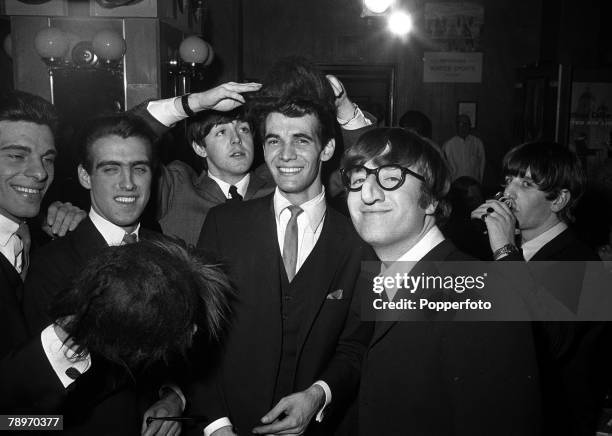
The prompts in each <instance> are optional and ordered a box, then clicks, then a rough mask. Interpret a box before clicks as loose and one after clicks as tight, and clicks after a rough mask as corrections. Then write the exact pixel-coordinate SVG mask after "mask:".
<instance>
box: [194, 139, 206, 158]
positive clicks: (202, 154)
mask: <svg viewBox="0 0 612 436" xmlns="http://www.w3.org/2000/svg"><path fill="white" fill-rule="evenodd" d="M191 148H193V151H195V154H197V155H198V156H200V157H203V158H204V159H206V158H207V157H208V153H206V147H204V146H203V145H200V144H198V143H197V142H195V141H191Z"/></svg>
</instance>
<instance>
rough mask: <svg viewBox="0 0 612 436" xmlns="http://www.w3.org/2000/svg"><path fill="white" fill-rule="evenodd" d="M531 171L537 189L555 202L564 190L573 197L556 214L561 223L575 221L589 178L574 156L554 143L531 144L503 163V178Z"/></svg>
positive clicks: (524, 146) (512, 152)
mask: <svg viewBox="0 0 612 436" xmlns="http://www.w3.org/2000/svg"><path fill="white" fill-rule="evenodd" d="M527 170H529V173H530V176H531V179H532V180H533V181H534V182H535V184H536V185H537V187H538V189H539V190H540V191H543V192H545V193H546V199H547V200H554V199H555V198H557V197H558V196H559V194H560V193H561V191H562V190H563V189H567V190H568V191H569V193H570V201H569V202H568V204H567V206H566V207H564V208H563V209H562V210H560V211H559V212H557V216H558V217H559V219H560V220H562V221H565V222H572V221H574V216H573V214H572V212H573V209H574V208H575V207H576V204H577V203H578V200H579V199H580V197H581V196H582V194H583V193H584V188H585V185H586V176H585V174H584V171H583V169H582V165H581V164H580V161H579V160H578V157H577V156H576V154H575V153H573V152H572V151H570V150H569V149H568V148H567V147H564V146H562V145H561V144H557V143H555V142H544V141H542V142H529V143H526V144H521V145H519V146H517V147H514V148H513V149H512V150H510V151H509V152H508V153H507V154H506V156H504V161H503V174H504V176H518V177H525V174H526V173H527Z"/></svg>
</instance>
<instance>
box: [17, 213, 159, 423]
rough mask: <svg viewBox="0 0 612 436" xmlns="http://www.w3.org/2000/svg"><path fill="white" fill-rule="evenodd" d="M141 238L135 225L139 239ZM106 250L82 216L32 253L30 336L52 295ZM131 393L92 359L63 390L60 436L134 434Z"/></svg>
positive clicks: (136, 416) (44, 321) (45, 320)
mask: <svg viewBox="0 0 612 436" xmlns="http://www.w3.org/2000/svg"><path fill="white" fill-rule="evenodd" d="M147 234H148V232H147V231H146V230H145V229H143V228H142V227H141V230H140V237H141V238H146V237H147ZM106 247H107V244H106V241H105V240H104V237H103V236H102V235H101V234H100V232H98V230H97V229H96V227H95V226H94V224H93V223H92V222H91V220H90V219H89V218H86V219H85V220H83V221H82V222H81V223H80V224H79V226H78V227H77V228H76V229H75V230H74V231H73V232H70V233H69V234H68V235H66V236H64V237H63V238H60V239H58V240H55V241H53V242H52V243H50V244H48V245H46V246H44V247H42V248H40V249H39V250H37V251H36V253H35V255H34V256H32V259H31V264H30V269H29V271H28V277H27V278H26V282H25V292H24V312H25V315H26V321H27V324H28V327H29V329H30V332H31V333H32V334H33V335H38V334H39V333H40V331H41V330H42V328H44V327H45V326H47V325H48V324H50V323H51V322H52V319H51V318H50V316H49V315H48V314H47V310H48V307H49V305H50V304H51V302H52V301H53V298H54V296H55V295H57V294H58V293H59V292H62V291H63V290H65V289H67V288H68V287H69V286H70V285H71V283H72V280H73V279H74V278H75V277H76V275H77V274H78V273H79V272H80V271H81V270H82V269H83V267H84V266H85V264H86V263H87V261H89V260H90V259H91V258H92V257H94V256H95V255H96V254H97V253H99V252H100V251H101V250H103V249H104V248H106ZM136 390H137V389H136V388H135V387H134V386H132V385H130V384H126V383H125V374H124V373H123V372H122V371H116V368H112V367H108V366H107V365H106V363H105V362H103V361H102V360H100V361H98V360H97V358H96V357H95V356H93V362H92V367H91V369H89V371H87V372H86V373H85V374H83V375H82V376H80V377H79V378H78V383H73V384H72V385H71V386H70V387H69V388H68V396H67V399H66V403H65V405H64V415H65V428H67V429H66V430H65V431H64V433H65V434H75V435H78V434H88V435H103V434H113V435H133V434H138V432H139V428H140V427H139V426H140V422H141V419H142V413H141V411H140V410H139V409H140V405H139V404H138V400H137V395H136ZM146 406H150V404H147V405H146ZM145 409H146V407H145Z"/></svg>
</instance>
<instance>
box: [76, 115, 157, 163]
mask: <svg viewBox="0 0 612 436" xmlns="http://www.w3.org/2000/svg"><path fill="white" fill-rule="evenodd" d="M113 135H115V136H119V137H120V138H123V139H127V138H133V137H136V138H140V139H142V140H143V141H144V142H145V143H146V144H147V145H148V147H149V152H150V157H151V167H152V168H153V169H155V166H156V165H157V150H156V147H154V143H155V139H156V138H155V135H154V133H153V131H152V130H151V129H150V128H149V126H148V125H147V124H146V123H145V122H144V121H143V120H142V119H140V118H138V117H136V116H134V115H131V114H128V113H121V114H112V115H104V116H100V117H96V118H93V119H92V120H90V121H89V122H88V123H87V124H86V127H85V129H84V134H83V135H82V139H81V140H80V142H79V163H80V164H81V165H82V166H83V168H85V170H86V171H87V172H88V173H91V171H92V170H93V157H92V153H91V151H92V150H91V148H92V145H93V143H94V142H96V141H97V140H98V139H100V138H105V137H107V136H113Z"/></svg>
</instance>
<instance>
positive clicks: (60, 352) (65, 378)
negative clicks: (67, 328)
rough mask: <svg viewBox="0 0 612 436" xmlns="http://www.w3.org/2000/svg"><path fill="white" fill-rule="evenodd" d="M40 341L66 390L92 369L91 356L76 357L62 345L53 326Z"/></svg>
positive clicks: (42, 333)
mask: <svg viewBox="0 0 612 436" xmlns="http://www.w3.org/2000/svg"><path fill="white" fill-rule="evenodd" d="M40 340H41V342H42V347H43V350H44V351H45V355H46V356H47V359H48V360H49V363H50V364H51V367H52V368H53V370H54V371H55V374H57V377H58V378H59V379H60V381H61V382H62V385H64V387H65V388H67V387H68V386H70V385H71V384H72V383H73V382H74V381H75V380H76V376H78V375H79V374H83V373H85V372H86V371H87V370H88V369H89V368H90V366H91V356H90V354H89V353H87V354H86V355H85V356H84V357H82V356H79V355H76V353H75V352H74V351H72V350H71V349H70V348H69V347H67V346H66V345H64V344H63V343H62V341H61V339H60V338H59V337H58V336H57V334H56V333H55V329H54V328H53V324H51V325H49V326H47V328H45V329H44V330H43V331H42V332H41V333H40ZM68 374H70V375H68Z"/></svg>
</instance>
